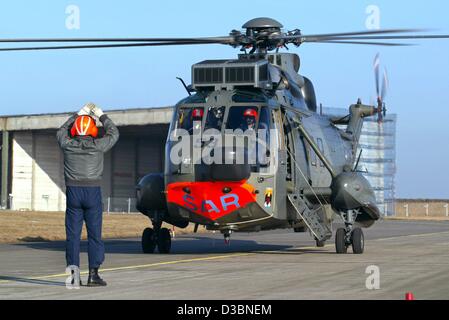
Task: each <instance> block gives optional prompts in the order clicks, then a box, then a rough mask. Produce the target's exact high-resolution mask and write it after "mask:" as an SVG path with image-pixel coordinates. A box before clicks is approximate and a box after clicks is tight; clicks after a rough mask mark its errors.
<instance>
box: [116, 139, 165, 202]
mask: <svg viewBox="0 0 449 320" xmlns="http://www.w3.org/2000/svg"><path fill="white" fill-rule="evenodd" d="M164 143H165V141H159V140H158V139H154V138H150V137H145V138H128V137H123V138H120V140H119V141H118V142H117V144H116V146H115V147H114V149H113V152H112V161H111V169H112V190H111V191H112V192H111V193H112V197H113V198H134V197H135V186H136V184H137V182H138V181H139V179H140V178H142V177H143V176H145V175H146V174H148V173H153V172H162V163H163V153H162V150H163V147H164Z"/></svg>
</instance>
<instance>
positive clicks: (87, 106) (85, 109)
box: [78, 102, 96, 116]
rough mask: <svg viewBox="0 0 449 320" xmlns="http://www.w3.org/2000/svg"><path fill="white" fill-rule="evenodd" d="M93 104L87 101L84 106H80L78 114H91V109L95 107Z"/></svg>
mask: <svg viewBox="0 0 449 320" xmlns="http://www.w3.org/2000/svg"><path fill="white" fill-rule="evenodd" d="M95 107H96V106H95V104H93V103H91V102H89V103H87V104H85V105H84V107H82V108H81V110H80V111H79V112H78V115H79V116H88V115H90V114H91V112H92V109H93V108H95Z"/></svg>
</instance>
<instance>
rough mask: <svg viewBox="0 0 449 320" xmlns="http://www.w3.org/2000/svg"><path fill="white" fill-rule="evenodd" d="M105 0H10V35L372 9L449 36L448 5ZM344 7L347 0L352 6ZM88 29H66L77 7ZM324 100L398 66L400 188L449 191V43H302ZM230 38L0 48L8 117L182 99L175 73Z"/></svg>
mask: <svg viewBox="0 0 449 320" xmlns="http://www.w3.org/2000/svg"><path fill="white" fill-rule="evenodd" d="M254 3H255V2H254V1H242V0H239V1H234V0H227V1H220V2H214V1H170V0H168V1H144V0H140V1H137V0H136V1H103V0H102V1H99V0H95V1H93V0H72V1H64V0H58V1H53V0H35V1H25V0H15V1H2V2H1V4H0V37H1V38H12V37H128V36H134V37H140V36H147V37H155V36H180V37H182V36H185V37H189V36H217V35H226V34H227V33H228V32H229V31H230V30H232V29H240V27H241V26H242V24H243V23H244V22H246V21H247V20H249V19H251V18H254V17H258V16H270V17H272V18H275V19H277V20H279V21H280V22H282V23H283V24H284V26H285V29H288V30H291V29H295V28H300V29H301V30H302V31H303V33H305V34H307V33H308V34H310V33H320V32H344V31H354V30H356V31H357V30H364V29H365V20H366V18H367V15H366V13H365V10H366V8H367V6H368V5H371V4H374V5H377V6H378V7H379V8H380V13H381V27H382V28H396V27H399V28H405V27H406V28H410V27H413V28H433V29H437V30H438V31H439V32H445V33H449V19H448V16H447V15H448V12H449V2H448V1H444V0H428V1H420V2H418V1H403V0H402V1H384V0H378V1H376V0H373V1H338V2H337V1H318V0H316V1H298V0H292V1H266V0H259V1H257V5H254ZM342 3H344V4H342ZM71 4H73V5H77V6H78V7H79V8H80V14H81V15H80V29H79V30H68V29H67V28H66V18H67V15H66V13H65V10H66V7H67V6H68V5H71ZM293 50H294V51H295V52H297V53H299V54H300V56H301V58H302V70H301V72H302V73H303V74H305V75H307V76H308V77H310V78H312V80H313V81H314V83H315V86H316V90H317V96H318V99H319V101H320V102H322V103H323V104H324V105H326V106H335V107H346V106H349V105H350V104H351V103H353V102H355V101H356V100H357V98H358V97H361V98H363V99H364V101H365V102H369V100H370V97H373V96H374V95H375V94H374V80H373V74H372V61H373V58H374V56H375V54H376V53H377V52H380V53H381V57H382V62H383V64H385V65H386V66H387V68H388V71H389V76H390V92H389V96H388V99H387V102H388V105H389V108H390V111H391V112H394V113H397V114H398V115H399V123H398V141H397V144H398V157H397V158H398V174H397V196H398V197H419V198H425V197H428V198H449V186H448V184H449V173H448V172H449V171H448V169H447V164H448V158H449V151H448V138H449V129H448V125H447V124H448V122H449V40H439V41H428V42H424V41H423V42H421V45H420V46H419V47H410V48H383V47H382V48H379V47H359V46H341V45H329V44H321V45H319V44H308V45H304V46H303V47H301V48H300V49H293ZM235 54H237V52H236V50H234V49H232V48H230V47H229V48H228V47H226V46H220V45H210V46H201V47H197V46H188V47H178V48H171V47H163V48H119V49H94V50H90V51H87V50H80V51H78V50H77V51H54V52H20V53H17V52H15V53H11V52H2V53H0V108H1V111H0V114H4V115H9V114H31V113H48V112H63V111H70V110H75V109H77V108H79V107H80V106H81V105H82V104H83V103H85V102H87V101H93V102H96V103H98V104H99V105H101V106H103V107H104V109H106V110H107V109H115V108H132V107H153V106H154V107H156V106H166V105H173V104H174V103H176V102H177V101H178V100H180V99H181V98H182V97H184V96H185V92H184V90H183V89H182V88H181V86H180V84H179V83H178V82H177V80H176V79H175V77H176V76H182V77H183V78H185V79H190V66H191V65H192V64H193V63H195V62H199V61H201V60H204V59H210V58H232V57H234V56H235Z"/></svg>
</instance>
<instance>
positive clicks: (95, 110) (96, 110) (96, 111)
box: [92, 106, 104, 119]
mask: <svg viewBox="0 0 449 320" xmlns="http://www.w3.org/2000/svg"><path fill="white" fill-rule="evenodd" d="M92 112H93V114H94V115H95V116H96V117H97V118H98V119H100V118H101V116H102V115H104V112H103V110H101V108H100V107H97V106H94V108H93V109H92Z"/></svg>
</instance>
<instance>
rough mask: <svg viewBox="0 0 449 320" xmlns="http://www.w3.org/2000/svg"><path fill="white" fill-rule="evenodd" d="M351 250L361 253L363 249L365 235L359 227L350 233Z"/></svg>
mask: <svg viewBox="0 0 449 320" xmlns="http://www.w3.org/2000/svg"><path fill="white" fill-rule="evenodd" d="M351 243H352V252H353V253H354V254H362V253H363V251H365V237H364V236H363V231H362V229H360V228H357V229H354V231H352V234H351Z"/></svg>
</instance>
